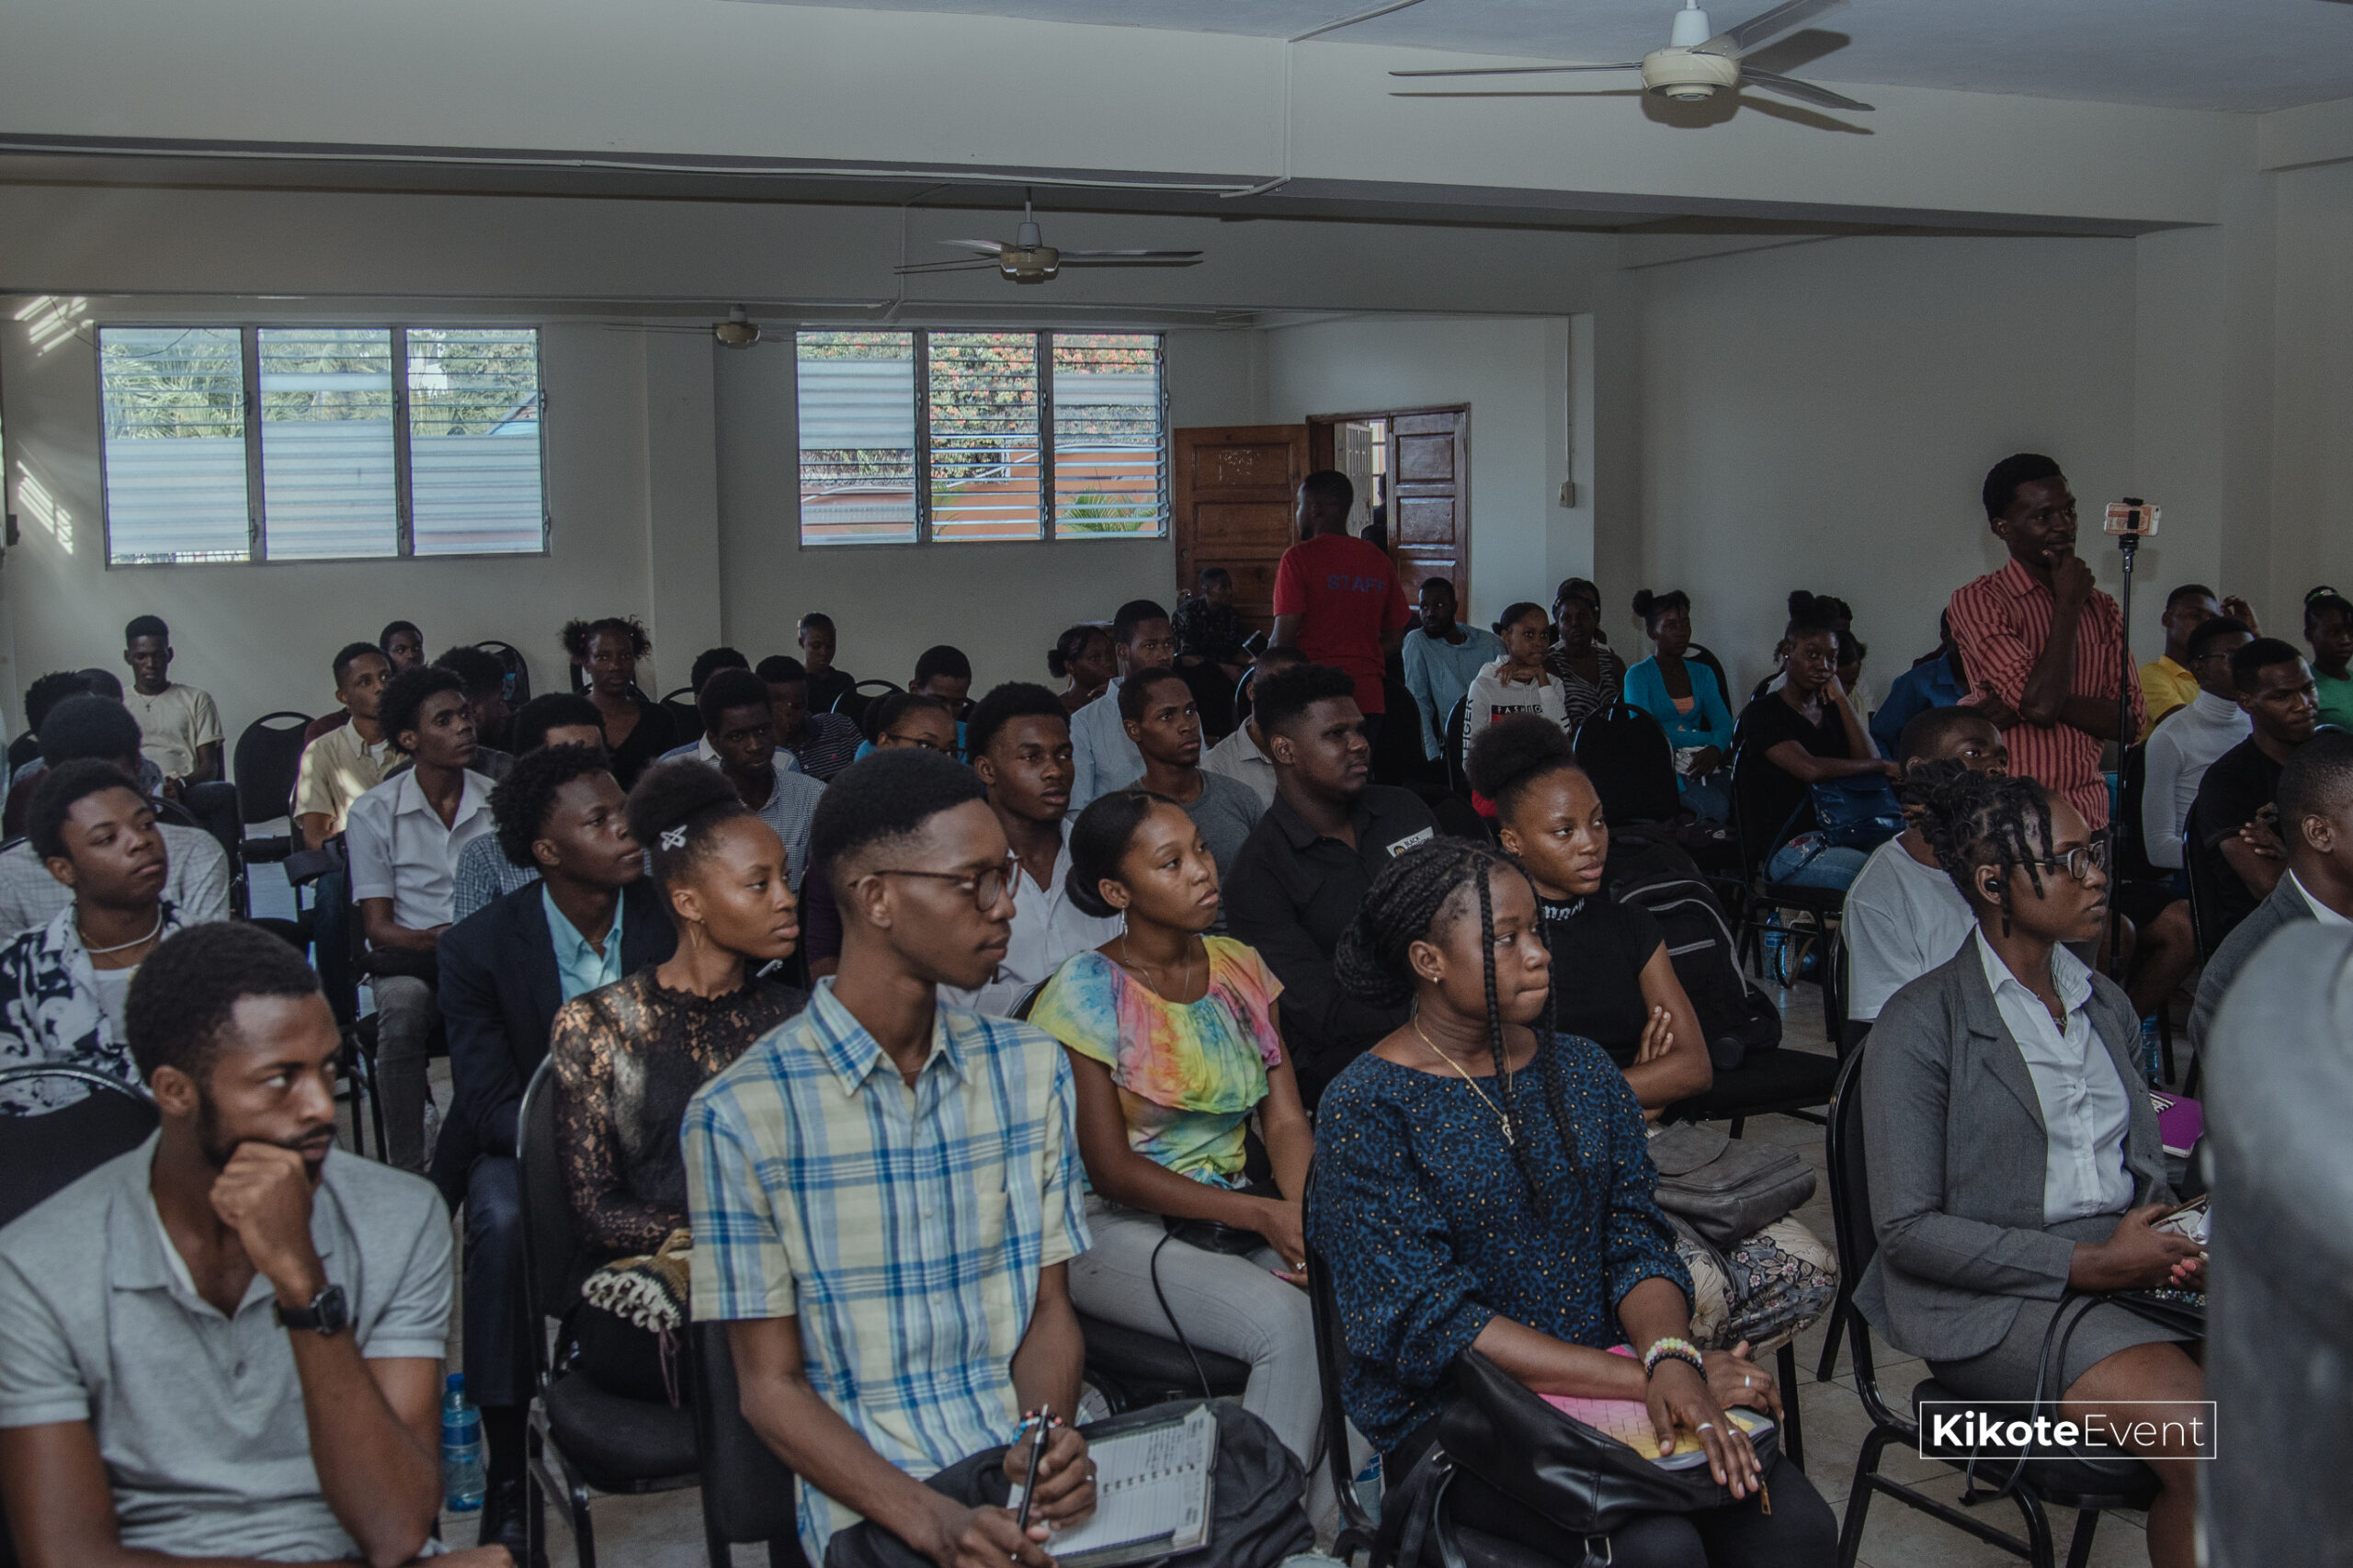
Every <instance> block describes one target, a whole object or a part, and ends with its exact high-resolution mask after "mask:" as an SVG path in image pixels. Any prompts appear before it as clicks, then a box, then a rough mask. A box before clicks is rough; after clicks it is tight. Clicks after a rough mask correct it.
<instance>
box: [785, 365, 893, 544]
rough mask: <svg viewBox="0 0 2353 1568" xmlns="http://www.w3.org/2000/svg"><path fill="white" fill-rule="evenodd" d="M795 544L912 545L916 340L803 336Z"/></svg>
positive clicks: (800, 367) (800, 366)
mask: <svg viewBox="0 0 2353 1568" xmlns="http://www.w3.org/2000/svg"><path fill="white" fill-rule="evenodd" d="M795 358H796V359H797V361H798V368H799V370H800V375H801V398H800V408H801V542H802V543H803V544H911V543H913V542H914V541H915V513H916V507H915V334H914V333H912V332H804V333H801V335H799V339H798V342H797V343H796V345H795Z"/></svg>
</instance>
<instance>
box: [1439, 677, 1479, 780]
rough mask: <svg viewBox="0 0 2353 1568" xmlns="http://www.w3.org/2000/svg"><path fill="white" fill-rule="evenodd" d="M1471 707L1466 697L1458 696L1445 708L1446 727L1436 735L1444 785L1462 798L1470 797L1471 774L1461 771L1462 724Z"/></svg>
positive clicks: (1469, 700)
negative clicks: (1444, 778)
mask: <svg viewBox="0 0 2353 1568" xmlns="http://www.w3.org/2000/svg"><path fill="white" fill-rule="evenodd" d="M1470 709H1471V699H1469V698H1468V697H1458V698H1456V699H1454V706H1453V707H1451V708H1449V709H1448V710H1446V728H1445V730H1444V731H1442V732H1441V733H1439V735H1438V750H1439V752H1440V753H1442V754H1443V755H1442V756H1439V758H1438V760H1439V761H1440V762H1443V763H1445V764H1446V787H1447V788H1448V789H1449V790H1452V791H1453V792H1454V793H1455V794H1457V795H1459V796H1461V798H1462V799H1463V800H1466V801H1467V800H1469V799H1470V798H1471V776H1470V775H1469V774H1467V773H1465V772H1463V771H1462V753H1463V750H1464V749H1465V748H1464V745H1463V740H1462V724H1463V721H1464V719H1465V718H1466V717H1467V716H1468V714H1469V712H1470Z"/></svg>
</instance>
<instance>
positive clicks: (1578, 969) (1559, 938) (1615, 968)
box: [1540, 895, 1666, 1068]
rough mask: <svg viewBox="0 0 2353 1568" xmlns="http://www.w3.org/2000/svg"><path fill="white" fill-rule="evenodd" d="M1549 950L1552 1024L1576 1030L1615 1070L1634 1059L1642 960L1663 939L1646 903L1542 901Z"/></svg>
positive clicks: (1641, 1019) (1643, 1006) (1642, 1019)
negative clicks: (1642, 906) (1604, 1053)
mask: <svg viewBox="0 0 2353 1568" xmlns="http://www.w3.org/2000/svg"><path fill="white" fill-rule="evenodd" d="M1540 907H1541V909H1542V913H1543V917H1544V945H1545V947H1546V948H1548V949H1551V951H1552V1028H1553V1030H1554V1032H1556V1033H1559V1034H1564V1035H1570V1034H1573V1035H1582V1036H1584V1037H1585V1038H1586V1039H1587V1040H1591V1041H1593V1042H1594V1043H1595V1044H1596V1045H1597V1046H1599V1047H1601V1049H1602V1050H1604V1051H1608V1053H1609V1060H1610V1061H1612V1062H1616V1063H1618V1065H1619V1066H1620V1067H1621V1068H1624V1067H1631V1066H1632V1065H1633V1064H1634V1054H1635V1052H1636V1051H1639V1050H1640V1049H1641V1048H1642V1043H1643V1027H1644V1026H1645V1025H1647V1024H1648V1023H1649V1022H1650V1017H1651V1008H1650V1004H1649V1003H1648V1002H1645V1001H1644V1000H1643V983H1642V981H1643V965H1644V964H1646V963H1648V962H1650V961H1651V957H1652V955H1653V954H1654V953H1656V952H1657V951H1658V949H1659V945H1660V944H1661V943H1662V942H1664V941H1665V940H1666V938H1665V936H1664V935H1662V934H1661V932H1660V930H1659V926H1658V921H1657V920H1656V919H1655V918H1654V917H1653V916H1652V915H1651V912H1650V911H1649V910H1647V909H1639V908H1636V907H1635V906H1634V905H1632V904H1631V903H1617V902H1616V901H1614V900H1611V899H1607V898H1602V897H1600V896H1599V895H1596V896H1594V897H1592V898H1578V899H1571V900H1569V901H1568V902H1567V903H1553V902H1552V900H1550V899H1546V900H1544V901H1543V903H1542V904H1541V906H1540Z"/></svg>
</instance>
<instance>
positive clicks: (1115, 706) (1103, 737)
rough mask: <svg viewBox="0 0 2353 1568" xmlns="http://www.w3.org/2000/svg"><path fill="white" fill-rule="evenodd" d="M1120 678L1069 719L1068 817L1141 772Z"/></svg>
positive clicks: (1113, 680) (1139, 757) (1140, 756)
mask: <svg viewBox="0 0 2353 1568" xmlns="http://www.w3.org/2000/svg"><path fill="white" fill-rule="evenodd" d="M1070 757H1071V767H1072V768H1073V769H1074V772H1073V775H1072V778H1071V781H1070V814H1071V815H1072V816H1076V815H1078V813H1079V812H1083V811H1085V810H1086V808H1087V806H1088V804H1089V803H1090V802H1092V801H1094V800H1095V799H1096V797H1097V796H1099V795H1108V794H1109V793H1110V792H1111V791H1112V790H1117V789H1119V788H1120V786H1121V785H1123V784H1125V783H1127V782H1128V781H1129V780H1130V779H1131V778H1135V777H1137V776H1138V775H1139V774H1141V773H1142V772H1143V753H1142V752H1140V751H1138V750H1136V743H1135V742H1133V741H1131V740H1130V739H1128V730H1127V725H1126V723H1125V722H1124V721H1122V720H1121V719H1120V676H1112V677H1111V684H1110V685H1108V686H1107V687H1104V688H1103V695H1102V696H1100V697H1098V698H1097V699H1095V700H1094V701H1092V702H1090V703H1088V704H1087V705H1086V707H1084V708H1082V709H1080V710H1078V711H1077V712H1075V713H1074V714H1072V715H1071V716H1070ZM1040 978H1041V979H1042V978H1043V977H1042V976H1040ZM981 1010H982V1011H983V1012H986V1011H987V1009H986V1008H983V1009H981Z"/></svg>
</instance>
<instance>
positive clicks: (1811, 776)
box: [1738, 590, 1903, 888]
mask: <svg viewBox="0 0 2353 1568" xmlns="http://www.w3.org/2000/svg"><path fill="white" fill-rule="evenodd" d="M1783 636H1784V637H1785V639H1786V640H1787V642H1788V645H1789V665H1788V668H1787V670H1786V672H1785V678H1784V679H1783V680H1782V682H1781V684H1780V686H1779V688H1778V689H1776V690H1772V691H1768V692H1767V693H1766V694H1765V695H1764V696H1762V697H1760V698H1758V699H1756V700H1755V701H1754V702H1751V703H1750V704H1749V705H1748V708H1747V710H1746V711H1745V712H1744V713H1742V714H1741V716H1740V730H1741V744H1742V746H1743V747H1744V748H1745V749H1746V751H1747V752H1748V753H1749V756H1747V757H1746V758H1745V761H1744V763H1743V765H1742V767H1741V768H1740V777H1739V779H1738V784H1739V801H1738V807H1739V811H1740V816H1741V823H1742V826H1743V831H1744V833H1745V835H1747V836H1748V838H1749V839H1750V840H1751V841H1752V842H1754V843H1756V844H1757V845H1759V846H1768V847H1767V848H1766V858H1765V877H1766V880H1767V881H1775V882H1792V883H1795V884H1796V885H1798V886H1800V887H1811V888H1843V887H1845V886H1847V884H1848V883H1849V882H1852V881H1854V880H1855V877H1856V875H1857V873H1859V871H1861V870H1862V869H1863V860H1864V858H1865V856H1864V852H1863V851H1862V850H1860V849H1854V848H1849V847H1847V846H1844V845H1825V844H1824V842H1823V840H1822V837H1821V835H1819V834H1817V833H1815V832H1814V831H1813V829H1814V814H1813V793H1812V791H1813V786H1814V785H1816V784H1820V783H1824V782H1827V781H1829V780H1831V779H1836V778H1866V777H1869V776H1870V775H1873V774H1877V775H1881V776H1882V777H1885V778H1897V777H1900V776H1901V774H1902V771H1903V770H1902V769H1901V768H1899V767H1896V765H1895V764H1894V763H1892V762H1888V761H1885V760H1882V759H1881V756H1880V755H1879V753H1878V751H1877V750H1876V749H1875V748H1874V747H1873V746H1872V745H1871V743H1870V736H1869V735H1866V734H1865V733H1863V721H1862V718H1861V716H1860V715H1859V714H1858V713H1857V712H1856V711H1855V708H1854V704H1853V703H1852V702H1851V701H1849V700H1848V699H1847V692H1846V688H1845V687H1841V686H1840V685H1839V684H1838V676H1837V671H1836V661H1837V657H1838V653H1837V649H1838V634H1837V632H1836V630H1835V629H1833V628H1832V626H1831V625H1830V617H1829V612H1828V611H1827V610H1826V609H1825V608H1824V606H1823V603H1822V601H1821V600H1820V599H1818V598H1816V597H1814V596H1813V595H1812V594H1809V593H1806V592H1804V591H1803V590H1800V591H1799V592H1797V593H1793V594H1791V595H1790V621H1789V626H1788V628H1787V630H1786V631H1784V633H1783Z"/></svg>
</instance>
